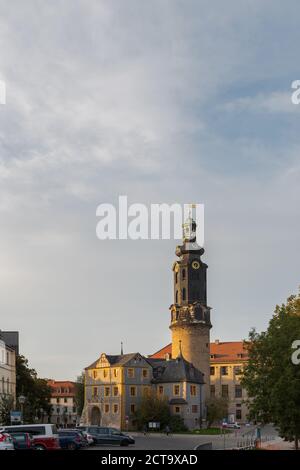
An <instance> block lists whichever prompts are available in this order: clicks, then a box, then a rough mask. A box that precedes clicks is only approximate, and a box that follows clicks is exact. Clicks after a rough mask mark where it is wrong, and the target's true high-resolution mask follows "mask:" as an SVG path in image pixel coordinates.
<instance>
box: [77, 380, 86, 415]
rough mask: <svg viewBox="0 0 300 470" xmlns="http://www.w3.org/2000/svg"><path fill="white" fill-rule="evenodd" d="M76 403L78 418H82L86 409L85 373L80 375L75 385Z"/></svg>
mask: <svg viewBox="0 0 300 470" xmlns="http://www.w3.org/2000/svg"><path fill="white" fill-rule="evenodd" d="M75 403H76V408H77V414H78V416H81V413H82V410H83V407H84V373H82V374H81V375H79V376H78V377H77V380H76V384H75Z"/></svg>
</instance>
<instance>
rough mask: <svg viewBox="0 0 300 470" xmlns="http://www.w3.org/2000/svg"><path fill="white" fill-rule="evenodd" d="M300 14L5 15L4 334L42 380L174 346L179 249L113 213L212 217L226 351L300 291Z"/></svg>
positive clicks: (200, 4)
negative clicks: (103, 222)
mask: <svg viewBox="0 0 300 470" xmlns="http://www.w3.org/2000/svg"><path fill="white" fill-rule="evenodd" d="M299 13H300V5H299V2H298V1H297V0H290V1H288V2H286V3H285V4H284V5H283V3H282V1H276V0H266V1H264V2H262V1H261V0H251V1H250V0H249V1H248V0H243V1H241V0H227V2H226V8H225V3H224V1H223V0H220V1H214V2H211V1H201V0H197V1H193V0H181V1H180V0H172V1H171V0H151V2H146V1H141V0H127V1H126V2H125V1H123V0H89V1H88V2H87V1H84V0H72V1H71V0H66V1H64V2H62V1H58V0H53V1H51V2H50V1H48V2H45V1H44V0H35V1H34V0H27V1H26V2H24V1H22V0H13V1H10V2H7V1H4V0H1V1H0V47H1V54H0V80H3V81H4V82H5V84H6V104H1V105H0V328H1V329H3V330H18V331H19V332H20V351H21V353H22V354H24V355H25V356H26V357H27V358H28V359H29V361H30V365H31V367H34V368H35V369H36V370H37V371H38V373H39V375H40V376H42V377H49V378H50V377H51V378H54V379H57V380H59V379H69V380H72V379H75V377H76V376H77V375H79V374H80V373H81V371H82V369H83V368H84V367H86V366H87V365H89V364H90V363H92V362H93V361H94V360H95V359H96V358H97V357H99V355H100V354H101V353H102V352H106V353H110V354H118V353H119V351H120V342H121V341H123V343H124V352H134V351H139V352H140V353H142V354H150V353H153V352H155V351H156V350H158V349H160V348H161V347H162V346H164V345H165V344H167V343H168V342H170V331H169V328H168V327H169V321H170V312H169V306H170V304H171V303H172V301H173V290H172V270H171V268H172V264H173V262H174V261H175V259H176V256H175V246H176V244H177V243H178V242H176V241H174V240H152V241H151V240H138V241H133V240H105V241H103V240H102V241H101V240H99V239H98V238H97V237H96V224H97V222H98V220H97V217H96V209H97V206H98V205H99V204H101V203H111V204H117V202H118V197H119V195H127V197H128V202H129V204H131V203H137V202H138V203H144V204H146V205H149V204H151V203H169V204H171V203H175V202H176V203H180V204H185V203H189V202H197V203H202V204H204V205H205V255H204V257H203V259H204V260H205V262H206V263H207V264H208V266H209V268H208V303H209V305H210V306H211V307H212V311H211V318H212V324H213V328H212V330H211V338H212V340H215V339H220V340H221V341H233V340H235V341H237V340H242V339H244V338H247V336H248V333H249V330H250V329H251V328H252V327H256V328H257V330H258V331H261V330H264V329H266V328H267V325H268V321H269V319H270V318H271V316H272V313H273V311H274V308H275V306H276V304H280V303H282V302H284V301H285V300H286V298H287V297H288V296H289V295H291V294H293V293H297V291H298V286H299V285H300V277H299V265H300V250H299V233H300V217H299V216H300V204H299V199H300V185H299V177H300V158H299V154H300V140H299V120H300V105H295V104H293V103H292V101H291V95H292V89H291V83H292V82H293V81H294V80H297V79H300V70H299V64H300V62H299V47H298V45H299V44H300V28H299Z"/></svg>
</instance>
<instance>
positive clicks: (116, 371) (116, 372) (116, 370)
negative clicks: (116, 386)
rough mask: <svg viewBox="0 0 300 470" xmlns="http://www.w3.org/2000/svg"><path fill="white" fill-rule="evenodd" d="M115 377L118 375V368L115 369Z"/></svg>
mask: <svg viewBox="0 0 300 470" xmlns="http://www.w3.org/2000/svg"><path fill="white" fill-rule="evenodd" d="M114 377H118V369H114Z"/></svg>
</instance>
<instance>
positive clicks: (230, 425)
mask: <svg viewBox="0 0 300 470" xmlns="http://www.w3.org/2000/svg"><path fill="white" fill-rule="evenodd" d="M222 426H223V428H226V429H240V428H241V426H240V425H239V424H238V423H222Z"/></svg>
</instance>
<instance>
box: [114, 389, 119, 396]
mask: <svg viewBox="0 0 300 470" xmlns="http://www.w3.org/2000/svg"><path fill="white" fill-rule="evenodd" d="M118 395H119V389H118V387H114V397H117V396H118Z"/></svg>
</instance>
